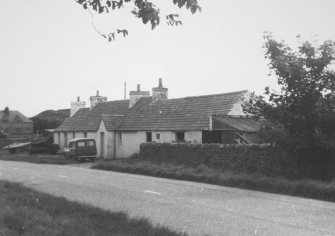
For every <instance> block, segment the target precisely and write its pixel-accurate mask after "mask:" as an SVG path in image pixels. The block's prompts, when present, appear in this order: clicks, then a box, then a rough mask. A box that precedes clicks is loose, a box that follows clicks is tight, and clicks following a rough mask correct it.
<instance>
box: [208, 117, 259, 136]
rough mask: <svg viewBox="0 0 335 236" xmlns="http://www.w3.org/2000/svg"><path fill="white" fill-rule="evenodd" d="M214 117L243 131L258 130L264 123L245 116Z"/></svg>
mask: <svg viewBox="0 0 335 236" xmlns="http://www.w3.org/2000/svg"><path fill="white" fill-rule="evenodd" d="M213 119H216V120H218V121H219V122H222V123H223V124H226V125H228V126H230V127H232V128H234V129H236V130H238V131H242V132H257V131H258V130H259V129H260V127H261V125H262V122H260V121H255V120H253V119H252V118H245V117H243V118H239V117H213Z"/></svg>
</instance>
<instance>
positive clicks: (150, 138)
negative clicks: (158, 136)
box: [147, 132, 152, 143]
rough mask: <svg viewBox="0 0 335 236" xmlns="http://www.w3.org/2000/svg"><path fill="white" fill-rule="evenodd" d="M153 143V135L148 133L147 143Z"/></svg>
mask: <svg viewBox="0 0 335 236" xmlns="http://www.w3.org/2000/svg"><path fill="white" fill-rule="evenodd" d="M149 142H152V133H151V132H147V143H149Z"/></svg>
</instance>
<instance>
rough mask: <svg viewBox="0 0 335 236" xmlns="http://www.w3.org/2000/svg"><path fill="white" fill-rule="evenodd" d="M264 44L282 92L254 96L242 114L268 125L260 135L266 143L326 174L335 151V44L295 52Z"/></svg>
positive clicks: (269, 37)
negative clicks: (245, 113)
mask: <svg viewBox="0 0 335 236" xmlns="http://www.w3.org/2000/svg"><path fill="white" fill-rule="evenodd" d="M264 39H265V43H264V48H265V58H266V59H267V60H268V62H269V63H268V65H269V67H270V70H271V73H272V74H274V75H275V77H276V78H277V83H278V85H279V89H278V90H270V88H268V87H267V88H266V89H265V93H264V96H259V95H255V94H253V95H252V96H251V98H250V100H249V101H247V102H246V103H245V104H244V110H245V111H246V112H248V113H250V114H252V115H254V116H255V117H256V118H264V119H265V120H266V121H267V124H266V125H265V126H264V127H263V129H262V132H263V134H265V136H267V137H266V138H267V139H268V141H270V142H272V143H276V144H277V145H279V146H280V147H281V148H282V149H284V150H286V151H288V152H289V153H290V154H292V156H294V158H296V159H297V160H299V161H300V162H303V163H305V164H306V163H308V164H309V166H310V168H312V169H313V170H312V172H313V173H312V174H314V175H318V176H319V175H322V172H323V171H325V167H326V165H327V164H329V161H331V158H332V157H331V156H332V152H333V151H334V150H335V72H334V70H333V66H334V59H335V43H334V42H333V41H325V42H323V43H322V44H321V45H314V43H311V42H308V41H302V42H300V44H301V45H300V46H299V47H298V49H297V50H293V49H292V48H290V47H289V46H287V45H286V43H285V42H284V41H281V42H278V41H277V40H275V39H274V38H273V37H272V35H271V34H265V35H264ZM333 154H334V152H333Z"/></svg>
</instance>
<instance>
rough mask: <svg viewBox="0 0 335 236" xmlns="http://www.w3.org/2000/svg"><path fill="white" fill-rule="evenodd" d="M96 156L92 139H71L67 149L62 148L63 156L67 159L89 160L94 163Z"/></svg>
mask: <svg viewBox="0 0 335 236" xmlns="http://www.w3.org/2000/svg"><path fill="white" fill-rule="evenodd" d="M96 155H97V147H96V142H95V140H94V139H88V138H81V139H73V140H71V141H70V143H69V147H68V148H64V156H65V157H66V158H69V159H74V160H78V161H82V160H85V159H89V160H90V161H94V160H95V158H96Z"/></svg>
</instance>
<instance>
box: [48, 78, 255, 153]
mask: <svg viewBox="0 0 335 236" xmlns="http://www.w3.org/2000/svg"><path fill="white" fill-rule="evenodd" d="M248 94H249V93H248V91H246V90H245V91H239V92H232V93H223V94H215V95H207V96H196V97H185V98H176V99H168V89H167V88H164V87H163V84H162V80H161V79H160V80H159V85H158V87H155V88H153V89H152V96H150V92H149V91H141V90H140V86H139V85H138V87H137V90H136V91H131V92H130V93H129V100H119V101H110V102H107V98H106V97H102V96H100V95H99V93H97V95H96V96H92V97H90V101H91V104H90V107H89V108H85V107H84V105H83V102H80V100H79V99H78V100H77V102H72V103H71V111H72V112H71V114H72V116H71V117H70V118H68V119H66V120H65V121H64V122H63V123H62V124H61V125H60V126H59V127H58V128H57V129H56V130H55V133H54V141H55V142H56V143H57V144H59V145H60V147H61V148H63V147H65V146H67V145H68V143H69V141H70V140H71V139H74V138H82V137H87V138H94V139H95V140H96V142H97V147H98V153H99V155H100V156H101V157H103V158H119V157H128V156H131V155H132V154H134V153H136V152H138V151H139V146H140V144H141V143H144V142H189V143H227V144H230V143H255V142H260V141H261V140H260V139H259V138H257V134H256V133H257V131H258V129H259V128H260V124H259V123H258V122H255V121H254V120H252V119H251V118H249V117H248V116H246V115H245V114H244V113H243V111H242V107H241V102H242V100H243V99H244V98H245V97H246V96H248Z"/></svg>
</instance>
